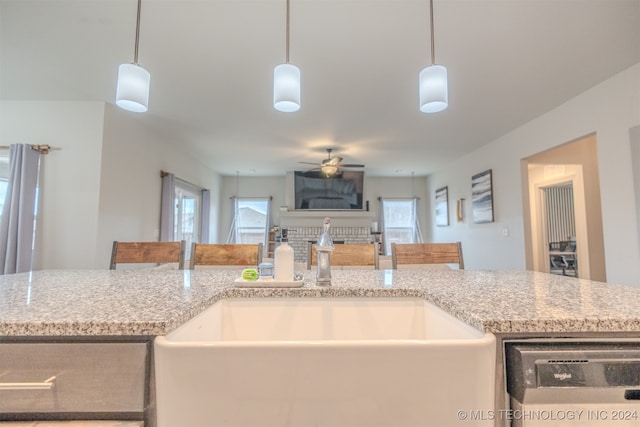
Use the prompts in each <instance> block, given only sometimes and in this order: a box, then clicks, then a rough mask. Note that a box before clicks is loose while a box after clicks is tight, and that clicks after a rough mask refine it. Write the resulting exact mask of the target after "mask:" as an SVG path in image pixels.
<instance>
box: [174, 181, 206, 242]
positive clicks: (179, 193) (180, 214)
mask: <svg viewBox="0 0 640 427" xmlns="http://www.w3.org/2000/svg"><path fill="white" fill-rule="evenodd" d="M192 187H193V186H191V185H189V184H187V183H184V182H181V181H180V180H176V192H175V207H176V211H175V213H174V230H173V233H174V234H173V235H174V236H175V240H186V241H187V247H188V248H190V247H191V243H193V242H196V243H197V242H199V241H200V205H201V203H202V201H201V196H200V194H201V192H200V190H199V189H196V188H192Z"/></svg>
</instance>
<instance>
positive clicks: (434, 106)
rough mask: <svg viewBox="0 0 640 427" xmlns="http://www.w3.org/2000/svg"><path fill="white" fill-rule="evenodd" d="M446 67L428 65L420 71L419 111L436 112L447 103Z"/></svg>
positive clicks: (445, 106)
mask: <svg viewBox="0 0 640 427" xmlns="http://www.w3.org/2000/svg"><path fill="white" fill-rule="evenodd" d="M448 92H449V91H448V85H447V69H446V68H445V67H444V66H442V65H430V66H428V67H427V68H425V69H424V70H422V71H421V72H420V111H422V112H423V113H437V112H439V111H442V110H444V109H445V108H447V106H448V105H449V93H448Z"/></svg>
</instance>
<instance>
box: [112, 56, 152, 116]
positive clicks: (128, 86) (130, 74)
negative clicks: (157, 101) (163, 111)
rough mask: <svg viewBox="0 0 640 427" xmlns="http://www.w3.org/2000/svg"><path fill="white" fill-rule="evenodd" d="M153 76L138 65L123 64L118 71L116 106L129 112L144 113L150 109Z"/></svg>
mask: <svg viewBox="0 0 640 427" xmlns="http://www.w3.org/2000/svg"><path fill="white" fill-rule="evenodd" d="M150 81H151V75H150V74H149V72H148V71H147V70H145V69H144V68H142V67H141V66H139V65H136V64H122V65H120V67H119V69H118V87H117V89H116V105H117V106H118V107H120V108H123V109H125V110H128V111H133V112H136V113H144V112H145V111H147V110H148V109H149V83H150Z"/></svg>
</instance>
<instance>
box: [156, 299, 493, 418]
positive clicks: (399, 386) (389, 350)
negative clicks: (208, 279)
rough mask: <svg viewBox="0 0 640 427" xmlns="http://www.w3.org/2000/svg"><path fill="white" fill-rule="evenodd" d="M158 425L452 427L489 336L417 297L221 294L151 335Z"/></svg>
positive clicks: (483, 361) (485, 379)
mask: <svg viewBox="0 0 640 427" xmlns="http://www.w3.org/2000/svg"><path fill="white" fill-rule="evenodd" d="M155 361H156V364H155V369H156V388H157V407H158V426H159V427H181V426H184V427H199V426H202V427H205V426H208V427H209V426H245V427H257V426H260V427H271V426H274V427H275V426H278V427H282V426H292V427H307V426H309V427H311V426H314V427H315V426H327V427H329V426H330V427H338V426H339V427H360V426H362V427H365V426H366V427H375V426H394V427H400V426H411V427H417V426H420V427H445V426H446V427H450V426H455V425H460V426H464V427H479V426H487V427H488V426H492V421H490V420H477V421H470V420H465V421H461V420H459V419H458V411H461V410H485V411H489V410H492V409H493V404H494V401H493V399H494V391H493V390H494V380H495V376H494V372H495V337H494V336H493V335H492V334H485V333H483V332H480V331H478V330H477V329H475V328H473V327H471V326H469V325H467V324H466V323H464V322H462V321H460V320H458V319H456V318H455V317H453V316H451V315H449V314H447V313H446V312H444V311H443V310H441V309H439V308H438V307H436V306H434V305H433V304H430V303H428V302H426V301H425V300H423V299H420V298H238V299H225V300H221V301H218V302H217V303H216V304H214V305H213V306H211V307H210V308H208V309H207V310H205V311H204V312H203V313H201V314H200V315H198V316H196V317H194V318H193V319H191V320H190V321H188V322H187V323H185V324H184V325H182V326H180V327H179V328H177V329H176V330H175V331H173V332H171V333H169V334H168V335H167V336H164V337H157V338H156V340H155Z"/></svg>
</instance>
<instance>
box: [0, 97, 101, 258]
mask: <svg viewBox="0 0 640 427" xmlns="http://www.w3.org/2000/svg"><path fill="white" fill-rule="evenodd" d="M103 120H104V104H103V103H101V102H43V101H0V145H9V144H14V143H25V144H49V145H51V146H52V147H53V148H54V150H53V151H51V152H50V153H49V154H47V155H43V156H42V157H41V199H40V203H41V204H40V213H41V214H40V217H39V218H38V222H37V225H36V226H37V228H38V230H37V235H38V240H37V242H36V247H37V249H36V257H35V259H34V268H35V269H38V270H39V269H45V268H87V267H89V266H92V265H93V261H94V257H95V249H96V246H95V242H96V233H97V222H98V198H99V194H98V192H99V185H100V155H101V151H102V129H103Z"/></svg>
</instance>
